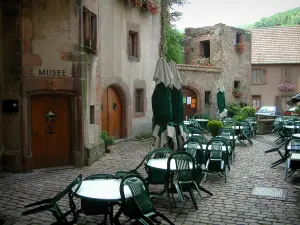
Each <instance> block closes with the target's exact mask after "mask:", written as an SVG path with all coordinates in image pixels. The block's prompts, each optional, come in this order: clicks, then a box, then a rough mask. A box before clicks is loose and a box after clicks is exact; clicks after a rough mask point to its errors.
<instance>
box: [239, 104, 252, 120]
mask: <svg viewBox="0 0 300 225" xmlns="http://www.w3.org/2000/svg"><path fill="white" fill-rule="evenodd" d="M255 113H256V108H255V107H251V106H246V107H244V108H242V109H241V110H240V112H239V113H238V114H237V115H236V116H235V117H234V119H235V120H236V121H242V120H245V119H246V118H248V117H255Z"/></svg>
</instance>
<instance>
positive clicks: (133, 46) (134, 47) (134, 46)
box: [128, 30, 138, 58]
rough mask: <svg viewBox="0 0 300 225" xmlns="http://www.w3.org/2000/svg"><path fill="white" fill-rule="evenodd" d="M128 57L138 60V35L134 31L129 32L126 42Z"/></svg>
mask: <svg viewBox="0 0 300 225" xmlns="http://www.w3.org/2000/svg"><path fill="white" fill-rule="evenodd" d="M128 44H129V46H128V48H129V51H128V53H129V56H132V57H136V58H138V33H137V32H134V31H131V30H130V31H129V40H128Z"/></svg>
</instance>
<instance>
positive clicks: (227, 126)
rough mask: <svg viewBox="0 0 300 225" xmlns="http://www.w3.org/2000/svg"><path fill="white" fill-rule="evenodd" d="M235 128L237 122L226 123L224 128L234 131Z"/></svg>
mask: <svg viewBox="0 0 300 225" xmlns="http://www.w3.org/2000/svg"><path fill="white" fill-rule="evenodd" d="M234 126H236V122H234V121H230V122H226V123H225V124H224V128H231V129H233V128H232V127H234Z"/></svg>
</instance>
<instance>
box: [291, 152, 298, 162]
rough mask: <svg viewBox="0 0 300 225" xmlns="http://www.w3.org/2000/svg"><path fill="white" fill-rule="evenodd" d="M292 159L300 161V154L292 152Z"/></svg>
mask: <svg viewBox="0 0 300 225" xmlns="http://www.w3.org/2000/svg"><path fill="white" fill-rule="evenodd" d="M291 160H295V161H300V154H299V153H294V152H293V153H292V155H291Z"/></svg>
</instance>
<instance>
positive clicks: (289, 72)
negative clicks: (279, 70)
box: [287, 68, 293, 82]
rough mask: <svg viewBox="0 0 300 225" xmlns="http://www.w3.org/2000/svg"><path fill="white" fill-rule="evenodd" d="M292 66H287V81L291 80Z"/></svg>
mask: <svg viewBox="0 0 300 225" xmlns="http://www.w3.org/2000/svg"><path fill="white" fill-rule="evenodd" d="M292 79H293V78H292V68H287V82H292Z"/></svg>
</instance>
